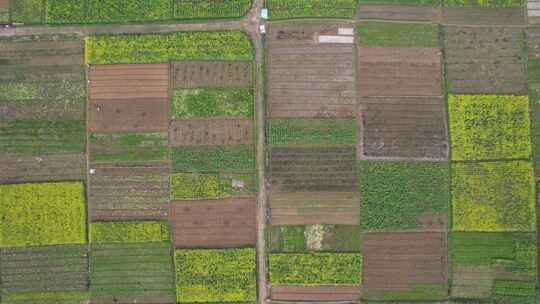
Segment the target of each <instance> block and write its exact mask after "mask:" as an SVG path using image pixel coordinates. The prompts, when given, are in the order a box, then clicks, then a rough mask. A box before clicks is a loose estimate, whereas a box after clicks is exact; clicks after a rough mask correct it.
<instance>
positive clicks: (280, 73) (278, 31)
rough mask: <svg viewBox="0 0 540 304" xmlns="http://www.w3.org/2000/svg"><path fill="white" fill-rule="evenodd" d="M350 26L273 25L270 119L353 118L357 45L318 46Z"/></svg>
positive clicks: (269, 59)
mask: <svg viewBox="0 0 540 304" xmlns="http://www.w3.org/2000/svg"><path fill="white" fill-rule="evenodd" d="M338 27H345V28H350V27H352V26H351V25H336V24H300V25H278V24H276V25H271V26H269V32H268V35H267V41H268V53H269V54H268V65H267V66H268V116H269V117H271V118H279V117H354V116H355V113H354V108H355V104H356V100H355V96H356V84H355V54H356V49H355V45H354V44H326V43H325V44H319V43H318V38H317V37H318V35H319V34H321V35H336V34H337V30H338Z"/></svg>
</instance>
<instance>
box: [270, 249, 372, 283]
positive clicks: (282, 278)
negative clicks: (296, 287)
mask: <svg viewBox="0 0 540 304" xmlns="http://www.w3.org/2000/svg"><path fill="white" fill-rule="evenodd" d="M361 269H362V255H361V254H359V253H305V254H302V253H273V254H270V256H269V272H270V282H271V283H272V284H300V285H317V284H360V283H361V282H362V279H361Z"/></svg>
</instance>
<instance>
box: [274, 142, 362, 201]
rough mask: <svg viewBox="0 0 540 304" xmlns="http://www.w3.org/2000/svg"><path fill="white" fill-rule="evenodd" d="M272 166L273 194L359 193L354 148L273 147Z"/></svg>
mask: <svg viewBox="0 0 540 304" xmlns="http://www.w3.org/2000/svg"><path fill="white" fill-rule="evenodd" d="M269 165H270V168H269V172H270V182H271V187H272V192H303V191H329V192H355V191H356V180H357V177H356V170H355V168H356V149H355V148H354V147H338V148H281V147H279V148H278V147H274V148H271V149H270V164H269Z"/></svg>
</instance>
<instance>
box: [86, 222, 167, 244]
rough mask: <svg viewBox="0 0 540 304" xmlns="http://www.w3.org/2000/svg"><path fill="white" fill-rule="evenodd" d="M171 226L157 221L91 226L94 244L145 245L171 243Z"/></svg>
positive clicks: (95, 224) (108, 223)
mask: <svg viewBox="0 0 540 304" xmlns="http://www.w3.org/2000/svg"><path fill="white" fill-rule="evenodd" d="M169 230H170V229H169V225H168V224H167V223H164V222H157V221H126V222H97V223H96V222H94V223H91V224H90V241H91V242H92V243H144V242H159V241H169V240H170V239H171V236H170V231H169Z"/></svg>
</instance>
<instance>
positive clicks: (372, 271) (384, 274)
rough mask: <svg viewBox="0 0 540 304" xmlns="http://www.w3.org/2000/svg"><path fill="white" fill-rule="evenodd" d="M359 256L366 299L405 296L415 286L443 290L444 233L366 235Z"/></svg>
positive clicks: (445, 248) (381, 233)
mask: <svg viewBox="0 0 540 304" xmlns="http://www.w3.org/2000/svg"><path fill="white" fill-rule="evenodd" d="M363 254H364V265H363V292H364V295H365V296H366V298H369V299H377V298H380V297H384V296H385V294H387V293H406V292H408V291H411V288H412V287H414V286H415V285H416V286H419V285H420V286H426V285H430V286H434V287H432V288H439V289H440V293H441V294H443V293H445V292H446V290H447V281H448V273H447V260H448V257H447V241H446V233H438V232H403V233H395V232H377V233H366V234H364V236H363ZM435 286H436V287H435ZM433 300H436V299H433Z"/></svg>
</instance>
